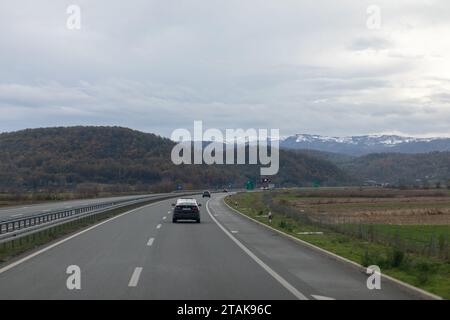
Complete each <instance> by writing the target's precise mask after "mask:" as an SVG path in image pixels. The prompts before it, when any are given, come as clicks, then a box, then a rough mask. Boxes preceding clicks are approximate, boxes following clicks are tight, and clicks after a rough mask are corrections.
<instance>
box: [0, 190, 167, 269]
mask: <svg viewBox="0 0 450 320" xmlns="http://www.w3.org/2000/svg"><path fill="white" fill-rule="evenodd" d="M160 200H163V199H152V200H149V201H145V202H142V203H136V204H131V205H128V206H124V207H121V208H116V209H112V210H109V211H105V212H102V213H98V214H96V215H90V216H86V217H83V218H80V219H77V220H73V221H68V222H67V223H64V224H60V225H57V226H54V227H50V228H48V229H45V230H42V231H38V232H35V233H33V234H30V235H27V236H24V237H21V238H18V239H12V240H9V241H7V242H3V243H0V266H1V265H3V264H5V263H7V262H9V261H10V260H12V259H14V258H17V257H18V256H20V255H23V254H24V253H26V252H28V251H31V250H36V249H38V248H39V247H41V246H43V245H46V244H49V243H51V242H53V241H55V240H57V239H60V238H62V237H64V236H69V235H71V234H73V233H75V232H78V231H81V230H83V229H85V228H87V227H89V226H92V225H94V224H96V223H99V222H101V221H104V220H107V219H109V218H112V217H114V216H116V215H119V214H121V213H124V212H126V211H129V210H132V209H135V208H139V207H142V206H145V205H148V204H151V203H154V202H156V201H160Z"/></svg>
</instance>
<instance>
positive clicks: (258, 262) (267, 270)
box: [206, 200, 308, 300]
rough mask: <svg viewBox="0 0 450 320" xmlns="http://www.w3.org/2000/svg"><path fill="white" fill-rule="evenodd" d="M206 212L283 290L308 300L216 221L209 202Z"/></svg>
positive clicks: (300, 298)
mask: <svg viewBox="0 0 450 320" xmlns="http://www.w3.org/2000/svg"><path fill="white" fill-rule="evenodd" d="M206 211H208V214H209V216H210V217H211V219H212V220H213V221H214V222H215V223H216V224H217V225H218V226H219V228H220V229H222V231H223V232H224V233H225V234H226V235H227V236H228V237H229V238H230V239H231V240H233V241H234V243H236V244H237V245H238V246H239V248H241V249H242V250H243V251H244V252H245V253H246V254H247V255H248V256H250V258H252V259H253V260H254V261H255V262H256V263H257V264H259V266H260V267H261V268H263V269H264V270H265V271H266V272H267V273H268V274H270V275H271V276H272V277H273V278H274V279H275V280H277V281H278V282H279V283H280V284H281V285H282V286H283V287H284V288H285V289H287V290H288V291H289V292H290V293H292V294H293V295H294V296H295V297H296V298H297V299H299V300H308V298H307V297H306V296H305V295H303V294H302V293H301V292H300V291H298V290H297V289H296V288H295V287H294V286H293V285H291V284H290V283H289V282H287V281H286V280H285V279H284V278H283V277H282V276H280V275H279V274H278V273H276V272H275V271H274V270H273V269H272V268H271V267H269V266H268V265H267V264H265V263H264V262H263V261H262V260H261V259H259V258H258V257H257V256H256V255H255V254H254V253H253V252H251V251H250V250H249V249H248V248H247V247H246V246H244V245H243V244H242V243H241V242H240V241H239V240H238V239H236V238H235V237H234V236H233V235H232V234H231V233H230V232H228V230H227V229H225V227H224V226H222V225H221V224H220V222H219V221H217V219H216V218H214V216H213V215H212V214H211V211H210V210H209V200H208V201H207V202H206Z"/></svg>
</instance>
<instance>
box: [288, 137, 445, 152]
mask: <svg viewBox="0 0 450 320" xmlns="http://www.w3.org/2000/svg"><path fill="white" fill-rule="evenodd" d="M280 147H281V148H285V149H306V150H319V151H326V152H334V153H341V154H347V155H353V156H361V155H366V154H369V153H427V152H433V151H450V138H413V137H402V136H398V135H365V136H351V137H329V136H320V135H312V134H297V135H294V136H289V137H286V138H283V139H281V141H280Z"/></svg>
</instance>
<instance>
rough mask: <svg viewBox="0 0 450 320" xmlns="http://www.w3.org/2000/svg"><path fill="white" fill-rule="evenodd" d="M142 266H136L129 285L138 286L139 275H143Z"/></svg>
mask: <svg viewBox="0 0 450 320" xmlns="http://www.w3.org/2000/svg"><path fill="white" fill-rule="evenodd" d="M141 272H142V267H136V268H135V269H134V271H133V274H132V275H131V279H130V282H129V283H128V286H129V287H136V286H137V284H138V282H139V277H140V276H141Z"/></svg>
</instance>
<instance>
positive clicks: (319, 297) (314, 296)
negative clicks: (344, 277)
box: [311, 294, 336, 300]
mask: <svg viewBox="0 0 450 320" xmlns="http://www.w3.org/2000/svg"><path fill="white" fill-rule="evenodd" d="M311 297H313V298H314V299H316V300H336V299H334V298H330V297H325V296H318V295H315V294H312V295H311Z"/></svg>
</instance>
